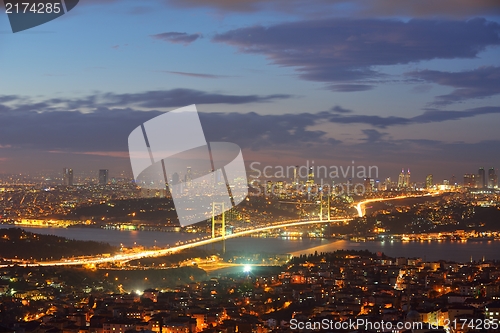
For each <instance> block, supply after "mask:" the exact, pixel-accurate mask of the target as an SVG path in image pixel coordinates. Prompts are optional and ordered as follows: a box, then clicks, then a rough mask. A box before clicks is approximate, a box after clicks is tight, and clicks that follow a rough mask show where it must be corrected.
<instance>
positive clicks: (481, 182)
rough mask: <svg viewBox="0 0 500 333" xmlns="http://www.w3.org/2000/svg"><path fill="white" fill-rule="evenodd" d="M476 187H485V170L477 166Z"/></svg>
mask: <svg viewBox="0 0 500 333" xmlns="http://www.w3.org/2000/svg"><path fill="white" fill-rule="evenodd" d="M476 184H477V187H478V188H485V187H486V172H485V171H484V168H483V167H480V168H479V171H478V174H477V182H476Z"/></svg>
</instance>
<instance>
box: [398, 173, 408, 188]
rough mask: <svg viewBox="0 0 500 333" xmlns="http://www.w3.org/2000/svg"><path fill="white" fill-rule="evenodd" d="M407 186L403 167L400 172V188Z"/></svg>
mask: <svg viewBox="0 0 500 333" xmlns="http://www.w3.org/2000/svg"><path fill="white" fill-rule="evenodd" d="M403 187H406V186H405V170H404V169H401V173H400V174H399V177H398V188H403Z"/></svg>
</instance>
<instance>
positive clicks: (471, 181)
mask: <svg viewBox="0 0 500 333" xmlns="http://www.w3.org/2000/svg"><path fill="white" fill-rule="evenodd" d="M476 178H477V177H476V175H475V174H470V173H466V174H465V175H464V186H465V187H471V188H472V187H476V180H477V179H476Z"/></svg>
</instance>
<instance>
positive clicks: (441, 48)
mask: <svg viewBox="0 0 500 333" xmlns="http://www.w3.org/2000/svg"><path fill="white" fill-rule="evenodd" d="M499 31H500V24H498V23H495V22H488V21H486V20H484V19H473V20H469V21H451V20H450V21H431V20H410V21H408V22H402V21H395V20H371V19H354V20H353V19H349V20H348V19H324V20H307V21H299V22H290V23H281V24H277V25H273V26H269V27H263V26H252V27H246V28H240V29H235V30H230V31H227V32H225V33H221V34H217V35H216V36H215V37H214V38H213V41H215V42H219V43H225V44H228V45H232V46H234V47H236V48H238V50H239V51H240V52H244V53H255V54H263V55H265V56H266V57H267V58H268V59H269V60H270V61H271V62H272V63H274V64H276V65H280V66H287V67H293V68H295V69H296V70H297V71H298V72H299V73H300V77H301V78H303V79H306V80H311V81H319V82H329V83H333V85H332V87H331V89H334V90H337V91H356V90H358V91H359V90H366V89H369V88H370V84H369V80H373V79H381V78H383V77H384V75H383V74H382V73H380V72H378V71H377V70H376V67H377V66H387V65H398V64H408V63H414V62H419V61H423V60H432V59H456V58H475V57H476V56H477V55H478V53H479V52H481V51H483V50H484V49H486V48H487V47H488V46H492V45H500V36H499ZM360 80H362V81H361V82H365V83H363V84H360V82H359V81H360ZM367 80H368V81H367ZM353 81H357V82H353ZM366 82H368V83H366ZM337 83H343V84H341V85H339V84H337ZM347 83H349V84H347Z"/></svg>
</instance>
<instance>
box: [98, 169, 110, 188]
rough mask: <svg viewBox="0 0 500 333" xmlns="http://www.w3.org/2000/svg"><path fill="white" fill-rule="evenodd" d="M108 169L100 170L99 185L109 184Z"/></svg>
mask: <svg viewBox="0 0 500 333" xmlns="http://www.w3.org/2000/svg"><path fill="white" fill-rule="evenodd" d="M108 174H109V171H108V169H101V170H99V185H106V184H107V183H108Z"/></svg>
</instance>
